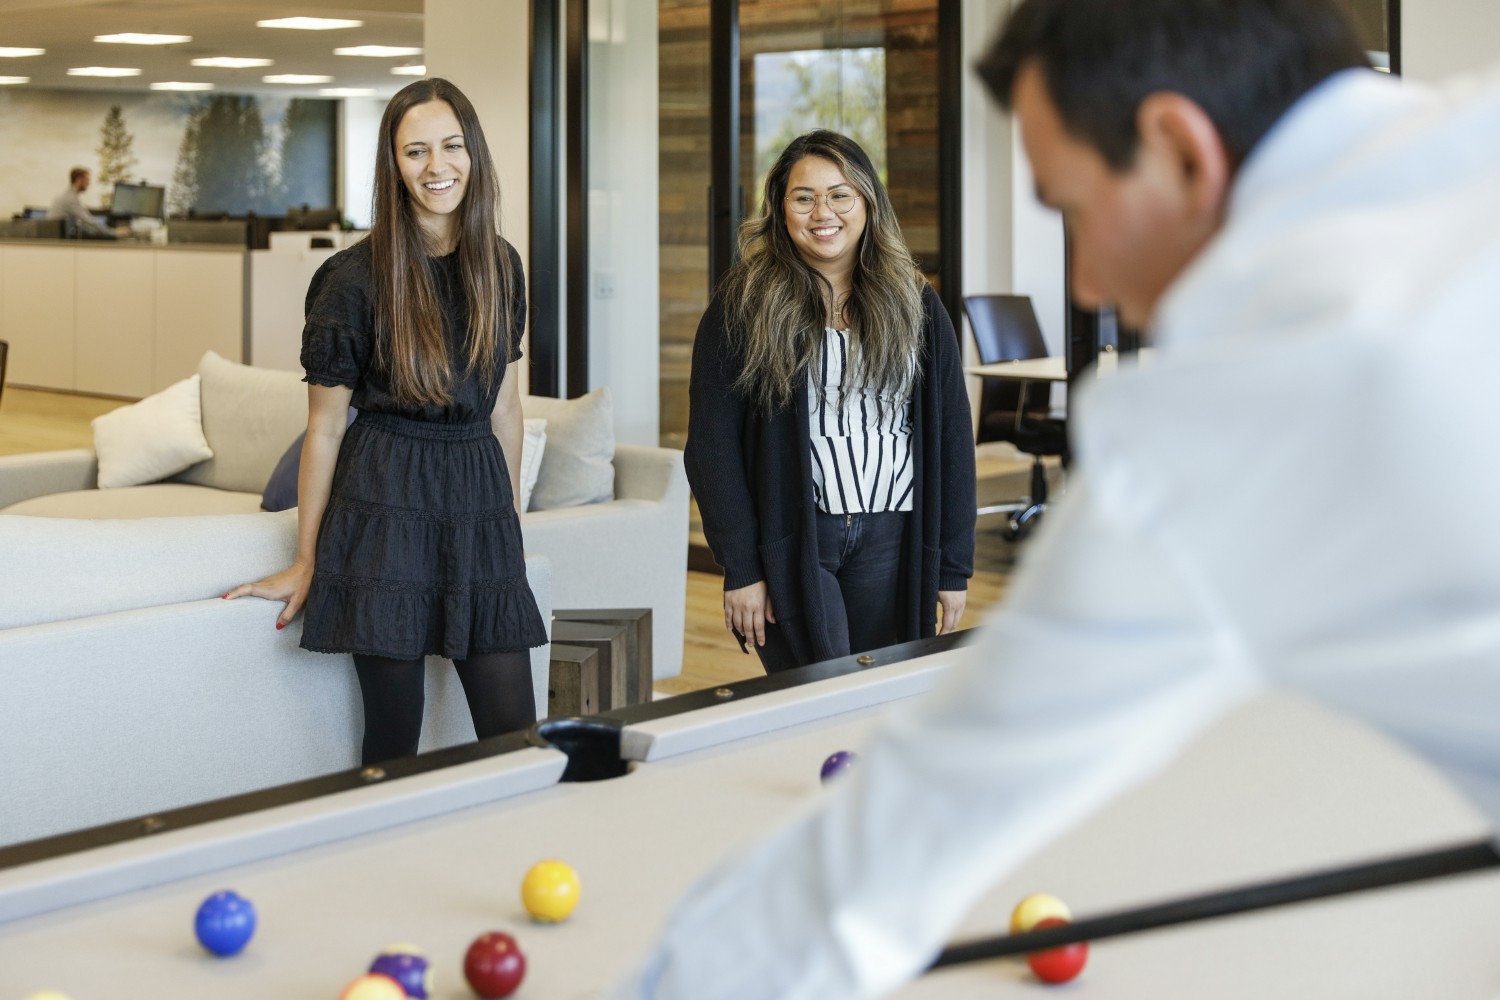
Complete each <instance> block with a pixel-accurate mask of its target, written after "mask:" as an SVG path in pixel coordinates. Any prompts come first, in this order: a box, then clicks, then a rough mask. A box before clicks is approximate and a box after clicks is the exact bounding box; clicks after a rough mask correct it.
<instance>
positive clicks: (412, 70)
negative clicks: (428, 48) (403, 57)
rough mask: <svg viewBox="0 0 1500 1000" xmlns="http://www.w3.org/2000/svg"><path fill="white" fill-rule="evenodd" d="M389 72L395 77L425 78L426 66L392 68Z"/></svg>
mask: <svg viewBox="0 0 1500 1000" xmlns="http://www.w3.org/2000/svg"><path fill="white" fill-rule="evenodd" d="M391 72H392V73H395V74H396V75H397V76H426V75H427V67H426V66H392V67H391Z"/></svg>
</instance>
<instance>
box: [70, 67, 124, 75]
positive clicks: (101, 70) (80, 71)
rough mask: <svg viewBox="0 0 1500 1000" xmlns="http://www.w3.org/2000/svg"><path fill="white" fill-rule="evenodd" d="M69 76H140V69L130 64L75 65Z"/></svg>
mask: <svg viewBox="0 0 1500 1000" xmlns="http://www.w3.org/2000/svg"><path fill="white" fill-rule="evenodd" d="M68 75H69V76H140V75H141V71H140V70H139V69H133V68H131V67H128V66H74V67H73V68H72V69H70V70H68Z"/></svg>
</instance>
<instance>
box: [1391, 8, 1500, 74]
mask: <svg viewBox="0 0 1500 1000" xmlns="http://www.w3.org/2000/svg"><path fill="white" fill-rule="evenodd" d="M1485 69H1496V70H1500V2H1496V0H1407V2H1406V3H1403V4H1402V5H1401V73H1402V75H1403V76H1406V77H1408V78H1410V79H1413V80H1441V79H1444V78H1445V77H1449V76H1454V75H1457V74H1461V73H1469V72H1476V71H1481V70H1485Z"/></svg>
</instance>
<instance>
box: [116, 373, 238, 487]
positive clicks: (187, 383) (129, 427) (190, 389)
mask: <svg viewBox="0 0 1500 1000" xmlns="http://www.w3.org/2000/svg"><path fill="white" fill-rule="evenodd" d="M198 391H199V378H198V376H197V375H190V376H188V377H187V378H185V379H183V380H182V381H181V382H175V383H173V384H172V385H169V386H167V387H166V388H165V389H163V390H162V391H161V392H158V393H156V394H155V395H152V396H147V397H146V398H145V399H143V400H141V401H140V402H139V403H132V404H130V405H129V406H122V407H120V408H119V409H118V410H111V411H110V412H108V413H106V414H104V415H103V416H101V417H95V418H94V422H93V428H94V452H95V453H96V454H97V455H98V456H99V488H100V489H101V490H108V489H115V488H117V487H121V486H139V485H141V484H142V483H154V482H156V481H157V480H160V479H165V478H167V477H168V476H171V475H175V474H177V473H179V472H181V471H182V470H183V469H186V468H188V467H189V466H191V465H197V464H198V463H199V462H202V461H204V460H205V459H209V458H213V457H214V453H213V450H212V449H210V448H209V446H208V441H207V440H206V439H205V438H204V437H203V418H202V411H201V404H200V402H199V398H198Z"/></svg>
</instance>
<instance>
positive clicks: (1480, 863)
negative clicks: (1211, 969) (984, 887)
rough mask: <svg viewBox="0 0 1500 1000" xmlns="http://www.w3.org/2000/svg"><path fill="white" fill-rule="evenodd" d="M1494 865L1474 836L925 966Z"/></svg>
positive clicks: (1003, 943) (961, 951)
mask: <svg viewBox="0 0 1500 1000" xmlns="http://www.w3.org/2000/svg"><path fill="white" fill-rule="evenodd" d="M1497 865H1500V853H1497V851H1496V842H1495V841H1493V840H1476V841H1473V842H1471V843H1467V844H1459V845H1457V846H1454V847H1445V848H1442V849H1440V850H1434V851H1422V852H1419V853H1415V854H1404V855H1399V856H1397V857H1393V858H1386V859H1384V860H1381V861H1371V862H1366V863H1363V864H1357V865H1349V866H1347V867H1343V868H1328V869H1324V870H1322V871H1317V872H1312V873H1311V874H1308V875H1298V876H1294V877H1292V878H1287V879H1281V880H1279V881H1274V882H1260V883H1255V884H1252V885H1245V886H1239V887H1237V888H1234V889H1224V890H1220V891H1218V892H1209V893H1204V894H1202V895H1198V896H1186V897H1184V898H1182V899H1178V900H1172V901H1169V902H1166V903H1156V904H1153V905H1151V906H1143V907H1139V908H1137V909H1131V910H1119V911H1117V912H1115V913H1108V914H1105V915H1104V916H1102V917H1092V918H1090V919H1088V920H1080V921H1078V922H1077V923H1072V924H1068V925H1066V926H1062V927H1046V928H1043V929H1042V930H1039V931H1031V932H1030V933H1027V934H1001V935H997V936H995V937H989V938H981V939H979V940H977V941H971V942H969V943H967V944H957V945H951V946H949V947H947V948H944V949H943V951H942V952H941V953H939V955H938V957H937V959H936V960H935V961H934V962H933V963H932V964H931V965H930V966H928V969H929V970H931V969H941V968H945V967H947V966H950V965H962V964H964V963H966V962H978V961H983V960H984V959H989V958H1001V957H1003V956H1006V955H1023V954H1026V953H1027V952H1033V951H1044V950H1046V949H1049V948H1056V947H1060V946H1062V945H1065V944H1073V943H1075V942H1078V941H1096V940H1099V939H1100V938H1107V937H1116V936H1118V935H1120V934H1134V933H1136V932H1137V931H1145V930H1152V929H1153V928H1157V927H1169V926H1171V925H1173V924H1184V923H1191V922H1193V921H1197V920H1209V919H1212V918H1214V917H1227V916H1230V915H1231V914H1235V913H1248V912H1250V911H1251V910H1263V909H1266V908H1267V907H1272V906H1284V905H1285V904H1287V903H1300V902H1304V901H1306V900H1310V899H1321V898H1323V897H1326V896H1341V895H1343V894H1344V893H1349V892H1363V891H1365V890H1367V889H1381V888H1384V887H1386V886H1392V885H1401V884H1402V883H1405V882H1419V881H1422V880H1424V879H1430V878H1443V877H1444V876H1447V875H1461V874H1463V873H1465V872H1473V871H1479V870H1481V869H1484V868H1493V867H1495V866H1497Z"/></svg>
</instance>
